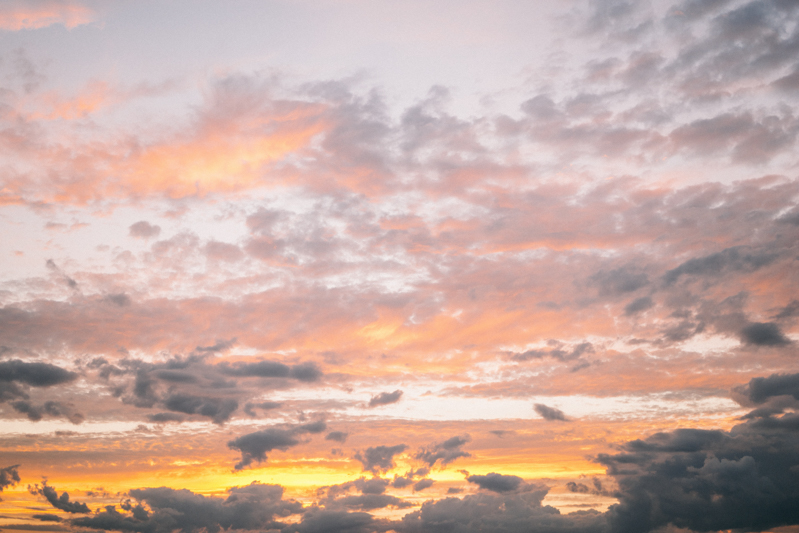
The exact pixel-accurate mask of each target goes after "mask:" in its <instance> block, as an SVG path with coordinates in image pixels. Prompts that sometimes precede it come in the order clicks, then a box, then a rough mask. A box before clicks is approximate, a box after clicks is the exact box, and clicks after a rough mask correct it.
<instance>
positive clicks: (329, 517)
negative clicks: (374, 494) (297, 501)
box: [283, 508, 375, 533]
mask: <svg viewBox="0 0 799 533" xmlns="http://www.w3.org/2000/svg"><path fill="white" fill-rule="evenodd" d="M374 522H375V520H374V518H373V517H372V515H370V514H369V513H363V512H356V513H350V512H346V511H331V510H327V509H319V508H311V509H309V510H308V511H306V512H305V514H303V517H302V521H301V522H300V523H299V524H294V525H291V526H288V527H286V528H285V529H283V532H285V533H328V532H331V533H332V532H339V531H340V532H342V533H343V532H346V533H373V532H374V531H375V529H374V527H373V525H374Z"/></svg>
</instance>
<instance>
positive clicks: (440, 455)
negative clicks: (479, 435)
mask: <svg viewBox="0 0 799 533" xmlns="http://www.w3.org/2000/svg"><path fill="white" fill-rule="evenodd" d="M471 440H472V438H471V437H470V436H469V435H463V436H455V437H451V438H449V439H447V440H445V441H444V442H439V443H437V444H434V445H432V446H430V447H429V448H424V449H421V450H419V452H418V453H417V454H416V455H415V456H414V457H415V458H416V459H421V460H422V461H424V462H425V463H427V465H428V466H430V467H432V466H433V465H434V464H436V462H437V461H441V465H442V466H443V465H447V464H449V463H451V462H452V461H454V460H455V459H458V458H460V457H471V454H470V453H469V452H465V451H463V450H462V449H461V447H462V446H463V445H464V444H467V443H469V442H470V441H471Z"/></svg>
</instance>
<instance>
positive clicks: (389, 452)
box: [353, 444, 407, 474]
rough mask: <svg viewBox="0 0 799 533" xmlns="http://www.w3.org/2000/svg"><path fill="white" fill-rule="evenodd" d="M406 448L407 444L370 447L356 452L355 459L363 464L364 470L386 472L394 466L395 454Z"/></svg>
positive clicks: (375, 472) (374, 472)
mask: <svg viewBox="0 0 799 533" xmlns="http://www.w3.org/2000/svg"><path fill="white" fill-rule="evenodd" d="M406 448H407V446H406V445H405V444H397V445H395V446H374V447H369V448H367V449H366V450H364V451H363V452H358V453H357V454H355V457H353V459H356V460H358V461H360V462H361V463H362V464H363V471H364V472H372V473H373V474H377V473H378V472H385V471H387V470H391V469H392V468H394V456H395V455H397V454H398V453H402V452H404V451H405V449H406Z"/></svg>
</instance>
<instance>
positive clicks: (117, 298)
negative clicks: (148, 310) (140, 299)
mask: <svg viewBox="0 0 799 533" xmlns="http://www.w3.org/2000/svg"><path fill="white" fill-rule="evenodd" d="M105 300H106V301H107V302H109V303H112V304H114V305H116V306H118V307H125V306H128V305H130V304H131V299H130V296H128V295H127V294H125V293H124V292H120V293H115V294H108V295H106V297H105Z"/></svg>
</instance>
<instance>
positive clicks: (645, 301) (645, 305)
mask: <svg viewBox="0 0 799 533" xmlns="http://www.w3.org/2000/svg"><path fill="white" fill-rule="evenodd" d="M654 305H655V303H654V302H653V301H652V298H651V297H650V296H642V297H640V298H636V299H635V300H633V301H632V302H630V303H628V304H627V305H625V306H624V314H625V315H626V316H631V315H634V314H636V313H640V312H641V311H646V310H647V309H651V308H652V307H654Z"/></svg>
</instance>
